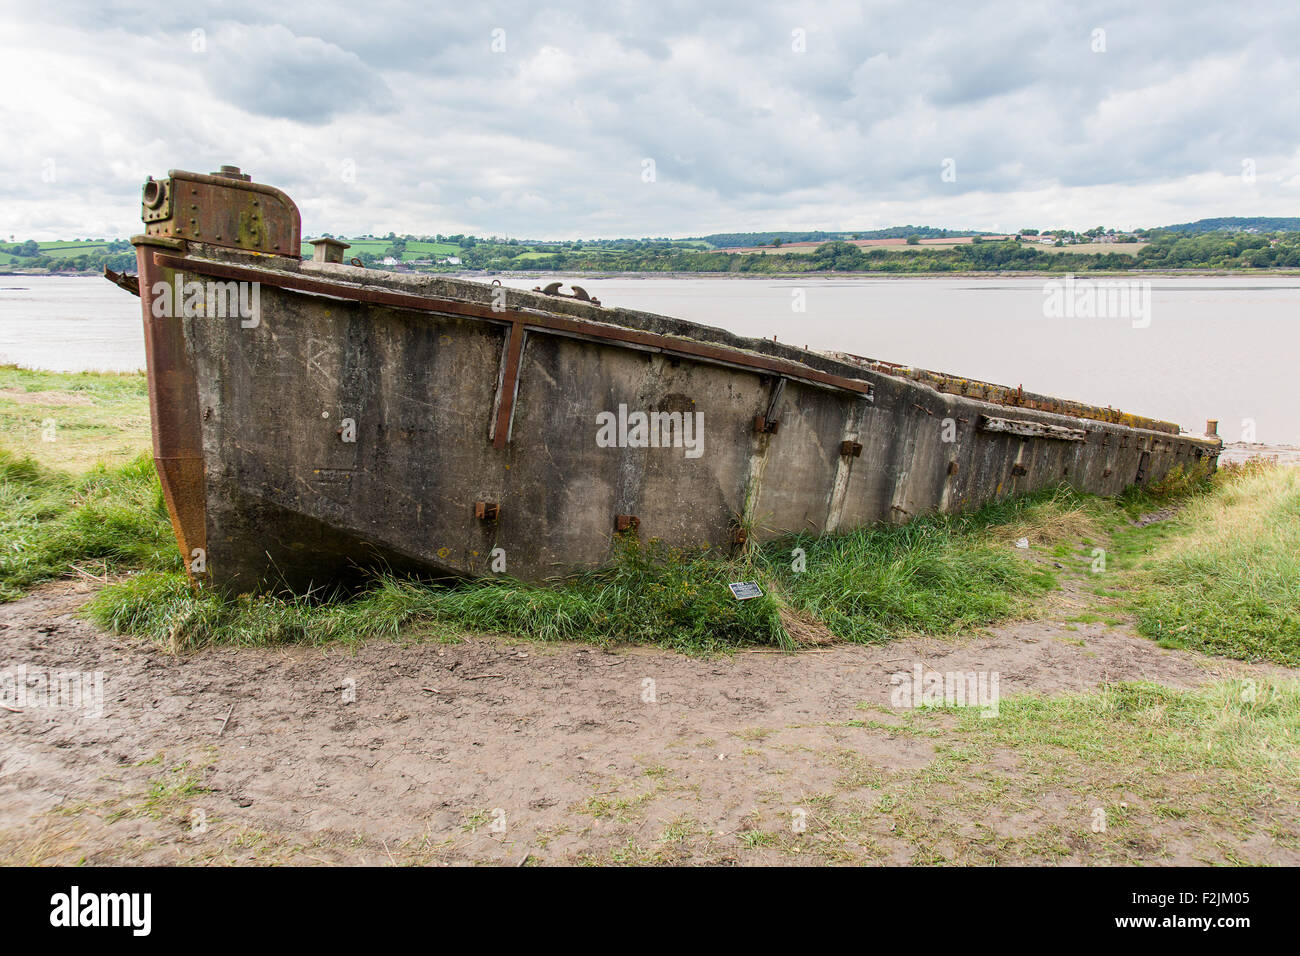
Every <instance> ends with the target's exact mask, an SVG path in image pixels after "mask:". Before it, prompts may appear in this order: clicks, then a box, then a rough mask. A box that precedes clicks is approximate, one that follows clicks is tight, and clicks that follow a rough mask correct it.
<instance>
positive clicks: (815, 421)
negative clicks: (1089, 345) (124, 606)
mask: <svg viewBox="0 0 1300 956" xmlns="http://www.w3.org/2000/svg"><path fill="white" fill-rule="evenodd" d="M137 248H138V250H139V255H138V260H139V270H140V273H139V274H140V291H141V299H142V304H143V307H144V312H145V322H146V332H147V336H146V337H147V339H148V341H149V343H150V351H149V370H150V382H151V394H152V396H153V398H154V401H153V412H154V430H155V454H156V456H157V457H158V461H159V471H160V475H162V478H163V481H164V485H165V486H166V490H167V493H168V502H169V506H170V508H171V511H172V517H173V524H174V525H175V527H176V529H177V536H178V541H179V543H180V546H181V548H182V550H183V552H184V554H185V555H186V557H187V559H188V560H189V562H190V567H191V573H192V575H193V576H194V577H195V579H196V580H201V581H204V582H208V583H211V584H214V585H216V586H218V587H220V588H222V589H223V590H226V591H229V592H235V593H238V592H245V591H256V590H264V589H279V588H287V589H289V590H293V591H303V590H305V589H308V588H320V587H330V586H333V585H335V584H338V583H343V582H347V581H348V580H349V579H352V578H354V577H357V576H359V575H361V574H363V573H365V572H367V571H369V570H370V569H373V568H376V567H389V568H392V569H393V570H396V571H399V572H412V573H420V574H455V575H485V574H492V573H501V572H502V570H504V573H506V574H509V575H512V576H516V577H521V578H525V579H544V578H548V577H552V576H555V575H559V574H564V573H568V572H572V571H575V570H579V569H584V568H592V567H597V566H599V565H601V564H603V563H605V562H606V561H607V560H608V559H609V558H610V556H611V548H612V546H613V542H614V538H615V535H616V534H617V533H619V529H620V528H623V529H624V531H625V533H635V534H639V535H640V536H641V537H642V538H643V539H649V538H657V539H661V540H662V541H664V542H665V543H667V544H669V545H674V546H681V547H688V548H695V547H708V548H712V549H714V550H716V551H718V552H719V553H730V552H732V551H734V550H735V549H736V548H737V547H743V546H744V544H745V539H746V538H747V539H748V541H754V540H764V539H767V538H770V537H772V536H776V535H781V534H786V533H789V532H805V531H806V532H815V533H825V532H834V531H843V530H847V529H851V528H855V527H859V526H862V525H866V524H870V523H873V522H881V521H885V522H899V521H905V520H907V519H909V518H911V517H913V516H915V515H919V514H923V513H927V512H935V511H941V512H956V511H961V510H966V509H972V508H976V507H978V506H980V505H982V504H985V503H986V502H989V501H992V500H994V499H998V498H1002V497H1006V496H1008V495H1018V494H1023V493H1025V492H1029V491H1033V490H1036V489H1040V488H1044V487H1047V486H1051V485H1056V484H1059V483H1068V484H1070V485H1073V486H1075V487H1077V488H1080V489H1082V490H1085V491H1089V492H1094V493H1098V494H1115V493H1118V492H1121V491H1123V490H1124V489H1125V488H1126V487H1127V486H1129V485H1131V484H1134V483H1135V482H1141V481H1148V480H1151V479H1154V478H1158V477H1160V476H1162V475H1164V474H1166V473H1167V472H1168V471H1169V470H1170V469H1171V468H1173V467H1174V466H1175V465H1179V464H1182V465H1185V466H1188V465H1191V464H1192V463H1193V462H1195V461H1198V460H1201V459H1208V460H1209V462H1210V464H1213V460H1214V459H1215V458H1216V457H1217V455H1218V453H1219V449H1220V447H1221V445H1220V443H1219V441H1218V440H1217V439H1203V438H1197V437H1192V436H1188V435H1179V434H1178V433H1177V429H1176V428H1173V427H1172V426H1168V425H1166V424H1164V423H1159V422H1151V421H1147V420H1141V419H1134V418H1132V417H1131V416H1122V415H1120V414H1119V413H1116V412H1113V411H1111V410H1108V409H1091V410H1088V409H1087V408H1086V407H1085V406H1068V407H1070V408H1071V409H1073V410H1076V411H1077V410H1079V409H1083V410H1085V411H1087V412H1088V413H1089V414H1092V415H1094V416H1096V417H1094V418H1086V417H1080V416H1079V415H1078V414H1075V415H1065V414H1058V413H1055V412H1052V411H1048V410H1044V409H1043V408H1041V407H1040V408H1033V407H1028V405H1030V404H1038V405H1043V404H1044V403H1047V404H1048V405H1050V403H1051V402H1052V401H1054V400H1051V399H1043V398H1042V397H1033V398H1035V399H1037V401H1028V400H1026V399H1025V398H1024V397H1023V393H1006V394H1004V393H1005V391H1006V390H1003V392H1001V393H998V394H997V395H996V396H994V397H999V398H1000V399H1001V403H995V402H993V401H988V400H985V399H986V398H988V397H989V396H990V394H991V393H990V392H989V391H988V389H989V388H992V387H991V386H981V385H980V383H966V384H963V385H961V386H960V387H961V388H963V389H964V388H966V387H967V385H969V386H970V387H971V389H970V390H972V391H975V392H977V393H978V394H979V395H981V396H982V397H981V398H975V397H971V396H969V395H961V394H954V393H951V392H949V391H943V390H940V388H938V387H935V384H934V383H933V382H927V381H918V380H916V378H915V376H909V375H908V374H904V373H901V372H900V371H899V370H897V369H895V368H894V367H885V366H875V367H873V366H871V365H869V364H868V363H864V362H862V361H861V360H856V359H854V358H852V357H847V356H840V357H834V356H828V355H822V354H817V353H811V352H805V351H803V350H800V349H794V348H790V347H788V346H784V345H779V344H777V343H773V342H768V341H765V340H745V339H740V338H738V337H735V336H732V335H730V334H729V333H726V332H724V331H721V330H718V329H713V328H709V327H705V326H699V325H694V324H691V323H686V322H681V321H678V320H674V319H670V318H666V317H662V316H655V315H649V314H646V313H638V312H630V311H625V310H618V309H610V308H604V307H600V306H597V305H594V304H591V303H589V302H584V301H580V300H577V299H570V298H566V297H561V296H556V295H545V294H541V293H524V292H516V291H515V290H505V289H502V288H500V287H499V286H491V285H487V284H483V283H475V282H463V281H456V280H447V279H441V278H432V277H417V276H410V275H404V274H393V273H382V272H376V271H374V270H365V269H360V268H354V267H351V266H346V265H342V264H335V263H328V262H322V263H316V262H301V261H299V260H298V259H297V258H294V257H287V256H278V255H267V254H264V253H262V254H254V253H250V252H249V251H246V250H239V249H231V248H228V247H224V246H221V245H217V244H208V243H202V242H196V241H192V240H191V241H183V242H177V241H174V240H172V239H171V238H160V237H156V236H142V237H139V238H138V239H137ZM178 275H179V280H178ZM189 282H197V283H200V284H208V283H230V282H235V283H239V284H241V285H243V284H254V285H255V286H256V288H257V290H258V293H257V295H258V298H259V308H258V315H257V316H256V319H255V320H254V319H253V318H250V317H248V316H245V315H242V314H235V315H229V314H228V315H226V316H224V317H223V316H221V315H216V314H213V310H212V309H211V308H210V307H207V308H204V309H202V310H200V314H188V315H187V314H185V312H186V310H185V309H184V308H181V307H179V305H180V302H181V299H179V298H175V297H172V296H171V295H170V293H169V290H175V289H184V288H185V285H186V283H189ZM168 299H171V301H172V304H173V305H174V306H177V307H176V308H172V309H171V311H172V312H173V313H176V312H179V313H180V314H172V315H168V314H165V313H167V312H168V311H169V308H168V305H167V302H166V300H168ZM210 302H211V299H210V298H209V299H207V300H206V302H205V305H210ZM160 313H162V314H160ZM905 371H906V370H904V372H905ZM949 381H951V382H958V381H960V380H949ZM1007 394H1011V396H1012V397H1010V398H1008V397H1007ZM1015 394H1020V395H1021V396H1022V397H1021V398H1020V399H1019V401H1020V402H1021V404H1019V405H1016V404H1015V403H1016V401H1017V399H1016V398H1015ZM1062 407H1066V406H1065V405H1064V404H1063V403H1062ZM638 412H641V413H644V414H645V415H646V416H647V420H648V421H656V422H658V423H661V424H663V425H664V427H663V429H662V430H661V433H660V434H659V436H658V438H659V440H658V441H654V440H653V439H652V438H651V437H650V436H649V435H643V434H642V433H640V432H639V431H638V428H637V422H638V418H637V415H636V413H638ZM656 413H657V414H658V416H659V417H658V418H657V419H656V418H653V417H652V416H654V415H655V414H656ZM674 414H675V415H676V416H677V417H676V418H675V419H674V418H672V417H671V416H673V415H674ZM688 416H690V419H689V420H690V421H692V422H694V423H696V424H697V425H699V423H701V422H702V427H700V428H699V429H698V431H695V432H690V433H686V432H684V428H683V424H684V423H685V422H687V421H688V418H687V417H688ZM1103 417H1105V418H1112V419H1115V420H1112V421H1103V420H1098V418H1103ZM668 422H672V426H669V425H668V424H667V423H668ZM774 423H775V424H774ZM1140 425H1141V426H1147V427H1139V426H1140ZM673 426H675V430H674V428H673ZM642 437H646V438H647V439H648V440H647V442H646V446H645V447H643V446H640V443H639V439H641V438H642ZM611 438H613V441H612V443H611V441H610V439H611ZM620 440H621V441H620Z"/></svg>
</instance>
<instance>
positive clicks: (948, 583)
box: [756, 491, 1081, 642]
mask: <svg viewBox="0 0 1300 956" xmlns="http://www.w3.org/2000/svg"><path fill="white" fill-rule="evenodd" d="M1080 502H1081V499H1079V498H1078V496H1074V495H1071V494H1070V493H1069V492H1065V491H1061V492H1056V491H1053V492H1047V493H1044V494H1039V495H1036V496H1032V497H1029V498H1021V499H1016V500H1009V501H1005V502H1000V503H998V504H995V505H991V506H989V507H986V508H983V509H981V510H980V511H977V512H974V513H971V514H966V515H944V516H925V517H920V518H917V519H915V520H913V521H911V522H909V523H908V524H906V525H902V526H887V525H877V526H873V527H867V528H862V529H859V530H856V531H852V532H849V533H847V534H838V535H823V536H817V535H811V534H809V535H800V536H796V537H793V538H788V539H784V540H782V541H778V542H773V543H770V544H768V545H766V546H765V547H763V548H762V549H760V550H759V552H758V553H757V555H756V561H757V562H758V563H759V564H760V566H761V567H762V569H763V571H764V572H765V573H766V574H765V576H766V577H768V578H769V579H770V580H773V581H775V582H776V583H777V586H778V588H779V591H780V593H781V594H782V596H783V597H784V598H785V599H786V600H787V601H788V602H789V604H790V605H791V606H792V607H793V608H794V609H795V610H797V611H799V612H802V613H803V614H805V615H808V616H811V617H813V618H815V619H816V620H818V621H821V622H823V623H824V624H825V625H826V626H827V627H828V628H829V629H830V631H831V633H832V634H834V635H835V636H836V637H839V638H842V639H843V640H848V641H856V642H880V641H888V640H892V639H894V638H896V637H899V636H900V635H902V634H908V633H916V634H946V633H953V632H961V631H964V630H968V629H970V628H972V627H975V626H979V625H984V624H989V623H992V622H994V621H997V620H1000V619H1003V618H1006V617H1009V616H1011V615H1013V614H1015V613H1017V612H1018V611H1021V610H1023V608H1024V607H1025V604H1026V602H1025V599H1026V598H1028V597H1031V596H1033V595H1037V594H1041V593H1043V592H1045V591H1048V590H1050V589H1052V588H1053V587H1055V586H1056V580H1055V577H1054V576H1053V575H1052V574H1051V573H1050V572H1048V571H1046V570H1045V569H1043V568H1042V567H1041V566H1037V565H1033V564H1030V563H1029V562H1026V561H1022V560H1020V559H1018V558H1017V557H1016V556H1015V554H1014V553H1013V552H1012V551H1011V550H1010V549H1009V548H1008V547H1007V545H1006V543H1005V541H1004V540H1003V538H1005V537H1007V536H1005V535H1001V536H999V535H996V534H994V533H992V532H993V531H994V529H996V528H998V527H999V526H1003V525H1011V524H1013V523H1020V522H1025V521H1028V522H1030V523H1032V524H1035V525H1042V524H1043V523H1044V521H1045V520H1047V519H1048V518H1049V516H1051V515H1054V514H1055V513H1056V512H1057V511H1059V510H1063V509H1064V510H1069V509H1074V508H1077V507H1080ZM795 549H802V550H803V552H804V562H803V563H804V566H805V570H803V571H798V570H796V569H795Z"/></svg>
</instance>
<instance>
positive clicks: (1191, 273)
mask: <svg viewBox="0 0 1300 956" xmlns="http://www.w3.org/2000/svg"><path fill="white" fill-rule="evenodd" d="M372 271H375V272H389V271H395V272H397V273H398V274H399V275H424V276H444V277H446V278H450V279H465V280H469V281H474V280H476V279H483V278H492V279H545V278H547V277H551V278H569V277H571V276H581V277H582V278H584V279H1039V278H1043V279H1052V278H1060V277H1063V276H1067V275H1072V276H1076V277H1079V278H1116V277H1122V278H1138V277H1146V278H1148V279H1260V278H1264V279H1276V278H1288V279H1289V278H1296V277H1300V269H1251V270H1250V271H1246V270H1242V269H1217V270H1216V269H1185V270H1182V269H1163V270H1155V269H1098V270H1092V269H1080V270H1066V271H1057V270H1051V271H1041V272H1040V271H1035V270H1032V269H1031V270H1008V271H1005V272H990V271H973V272H971V271H968V272H760V273H752V272H751V273H737V272H601V271H592V272H581V271H574V270H562V271H549V270H547V271H525V272H516V271H513V270H491V271H483V272H472V271H471V272H467V271H465V270H456V271H439V270H420V271H416V270H414V269H411V270H406V269H400V270H388V269H374V270H372ZM102 276H103V273H102V272H96V271H94V270H87V271H85V272H63V271H60V272H41V271H36V270H28V271H21V270H20V271H4V270H0V278H29V279H30V278H56V279H63V278H68V279H86V278H94V277H102Z"/></svg>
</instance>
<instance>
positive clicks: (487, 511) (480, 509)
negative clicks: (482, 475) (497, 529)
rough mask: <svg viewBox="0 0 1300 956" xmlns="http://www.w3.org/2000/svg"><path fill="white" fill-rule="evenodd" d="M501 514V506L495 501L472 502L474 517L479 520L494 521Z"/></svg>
mask: <svg viewBox="0 0 1300 956" xmlns="http://www.w3.org/2000/svg"><path fill="white" fill-rule="evenodd" d="M500 514H501V506H500V505H499V504H497V503H496V502H495V501H476V502H474V517H475V518H478V520H479V521H496V520H497V518H498V517H499V516H500Z"/></svg>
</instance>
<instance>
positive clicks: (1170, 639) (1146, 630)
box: [1136, 467, 1300, 667]
mask: <svg viewBox="0 0 1300 956" xmlns="http://www.w3.org/2000/svg"><path fill="white" fill-rule="evenodd" d="M1219 485H1220V487H1219V489H1218V490H1217V491H1216V493H1215V494H1213V495H1207V496H1202V497H1199V498H1196V499H1193V500H1191V501H1190V502H1189V503H1188V505H1187V507H1186V508H1185V509H1184V510H1183V511H1182V512H1181V513H1180V514H1179V515H1178V516H1177V518H1175V519H1174V521H1173V522H1170V524H1171V525H1173V526H1174V527H1173V529H1172V531H1173V532H1174V533H1173V534H1170V535H1169V536H1167V537H1164V538H1163V539H1161V540H1158V541H1157V543H1156V546H1155V547H1154V549H1153V554H1152V560H1151V561H1149V562H1148V563H1147V564H1146V565H1145V566H1144V567H1142V568H1141V574H1142V578H1141V582H1142V584H1141V589H1140V592H1139V594H1138V596H1137V598H1136V610H1137V615H1138V628H1139V630H1140V631H1141V632H1142V633H1143V634H1145V635H1147V636H1148V637H1151V638H1154V639H1155V640H1157V641H1159V642H1160V644H1161V645H1162V646H1165V647H1177V648H1193V649H1195V650H1199V651H1203V652H1205V653H1208V654H1218V655H1222V656H1225V657H1233V658H1237V659H1240V660H1251V661H1258V660H1267V661H1272V662H1274V663H1278V664H1284V665H1286V666H1288V667H1297V666H1300V469H1296V468H1278V467H1273V468H1255V469H1248V470H1247V471H1246V473H1245V474H1243V475H1241V476H1240V477H1236V478H1235V480H1221V481H1220V482H1219Z"/></svg>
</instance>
